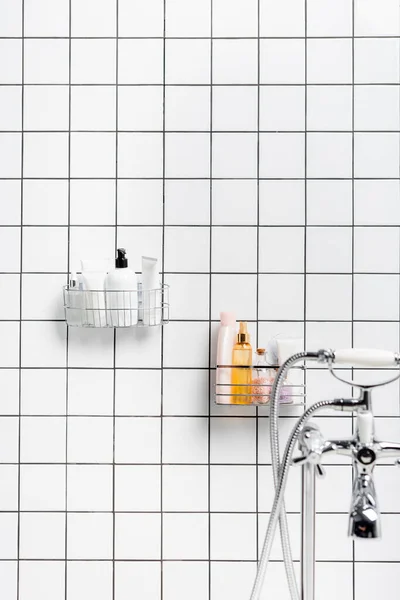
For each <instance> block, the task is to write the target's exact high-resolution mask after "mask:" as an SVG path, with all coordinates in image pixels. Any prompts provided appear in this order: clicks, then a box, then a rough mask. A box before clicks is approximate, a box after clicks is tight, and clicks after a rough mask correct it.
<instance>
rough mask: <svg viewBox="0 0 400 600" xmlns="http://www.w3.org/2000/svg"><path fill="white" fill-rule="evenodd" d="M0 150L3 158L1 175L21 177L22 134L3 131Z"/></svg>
mask: <svg viewBox="0 0 400 600" xmlns="http://www.w3.org/2000/svg"><path fill="white" fill-rule="evenodd" d="M0 152H1V155H2V159H3V160H2V164H1V166H0V177H5V178H7V177H20V176H21V134H19V133H1V134H0Z"/></svg>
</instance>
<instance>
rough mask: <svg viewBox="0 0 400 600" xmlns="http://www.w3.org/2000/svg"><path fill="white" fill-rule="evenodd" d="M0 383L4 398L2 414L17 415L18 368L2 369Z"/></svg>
mask: <svg viewBox="0 0 400 600" xmlns="http://www.w3.org/2000/svg"><path fill="white" fill-rule="evenodd" d="M0 384H1V385H2V386H3V387H2V389H3V390H4V399H3V403H2V410H1V414H2V415H17V414H18V413H19V388H20V386H19V372H18V369H6V368H4V369H2V371H1V373H0Z"/></svg>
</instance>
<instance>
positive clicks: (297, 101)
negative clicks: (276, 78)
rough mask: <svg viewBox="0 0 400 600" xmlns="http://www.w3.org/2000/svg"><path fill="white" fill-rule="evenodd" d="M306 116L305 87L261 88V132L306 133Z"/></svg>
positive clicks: (269, 86) (271, 86) (272, 86)
mask: <svg viewBox="0 0 400 600" xmlns="http://www.w3.org/2000/svg"><path fill="white" fill-rule="evenodd" d="M305 115H306V109H305V88H304V87H303V86H290V85H287V86H286V85H285V86H274V85H268V86H261V88H260V129H261V130H264V131H304V129H305Z"/></svg>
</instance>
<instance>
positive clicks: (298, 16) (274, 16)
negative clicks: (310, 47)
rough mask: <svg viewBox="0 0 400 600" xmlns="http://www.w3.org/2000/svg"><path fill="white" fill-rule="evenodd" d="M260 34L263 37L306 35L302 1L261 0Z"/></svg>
mask: <svg viewBox="0 0 400 600" xmlns="http://www.w3.org/2000/svg"><path fill="white" fill-rule="evenodd" d="M260 35H261V36H262V37H304V35H305V10H304V6H303V5H302V4H301V2H297V1H296V0H283V1H282V2H279V4H276V3H275V2H274V0H261V3H260Z"/></svg>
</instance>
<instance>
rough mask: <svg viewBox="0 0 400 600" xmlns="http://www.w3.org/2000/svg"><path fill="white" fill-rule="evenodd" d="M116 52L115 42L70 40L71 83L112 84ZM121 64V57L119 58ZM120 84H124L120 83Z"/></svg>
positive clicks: (113, 81) (114, 78)
mask: <svg viewBox="0 0 400 600" xmlns="http://www.w3.org/2000/svg"><path fill="white" fill-rule="evenodd" d="M116 51H117V47H116V40H111V39H97V40H96V39H73V40H71V83H82V84H89V83H97V84H99V83H103V84H114V83H115V81H116ZM122 62H123V56H121V63H122ZM121 63H119V64H120V65H121ZM120 83H124V82H123V81H120Z"/></svg>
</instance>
